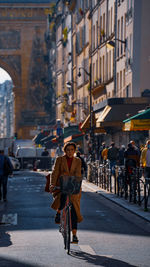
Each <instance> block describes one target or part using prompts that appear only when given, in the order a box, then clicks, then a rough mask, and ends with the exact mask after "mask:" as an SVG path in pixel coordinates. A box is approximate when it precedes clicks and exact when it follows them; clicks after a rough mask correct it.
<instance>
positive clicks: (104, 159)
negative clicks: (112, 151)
mask: <svg viewBox="0 0 150 267" xmlns="http://www.w3.org/2000/svg"><path fill="white" fill-rule="evenodd" d="M107 156H108V146H106V147H105V148H104V149H103V150H102V153H101V158H102V162H103V163H104V164H105V163H106V160H107Z"/></svg>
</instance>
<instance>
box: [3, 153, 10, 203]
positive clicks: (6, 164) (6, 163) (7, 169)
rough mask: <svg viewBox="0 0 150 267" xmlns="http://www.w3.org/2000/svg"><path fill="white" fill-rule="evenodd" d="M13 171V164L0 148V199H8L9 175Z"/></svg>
mask: <svg viewBox="0 0 150 267" xmlns="http://www.w3.org/2000/svg"><path fill="white" fill-rule="evenodd" d="M12 173H13V166H12V164H11V162H10V160H9V158H8V157H7V156H4V151H3V150H0V200H1V199H2V196H3V201H4V202H6V201H7V182H8V176H9V175H11V174H12Z"/></svg>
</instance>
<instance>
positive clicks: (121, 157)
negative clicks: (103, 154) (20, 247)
mask: <svg viewBox="0 0 150 267" xmlns="http://www.w3.org/2000/svg"><path fill="white" fill-rule="evenodd" d="M124 152H125V145H122V146H121V148H120V149H119V165H120V166H122V165H124Z"/></svg>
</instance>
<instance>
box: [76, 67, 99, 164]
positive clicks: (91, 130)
mask: <svg viewBox="0 0 150 267" xmlns="http://www.w3.org/2000/svg"><path fill="white" fill-rule="evenodd" d="M81 69H82V70H83V71H84V72H85V73H86V74H87V75H88V76H89V86H90V141H91V144H92V147H91V160H92V161H94V160H95V153H94V124H93V106H92V64H90V70H89V72H88V71H87V70H86V69H85V68H83V67H80V68H79V73H78V77H81V71H80V70H81Z"/></svg>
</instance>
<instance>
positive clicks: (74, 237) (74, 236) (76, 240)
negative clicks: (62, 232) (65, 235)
mask: <svg viewBox="0 0 150 267" xmlns="http://www.w3.org/2000/svg"><path fill="white" fill-rule="evenodd" d="M78 242H79V240H78V238H77V236H76V235H73V238H72V243H73V244H78Z"/></svg>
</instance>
